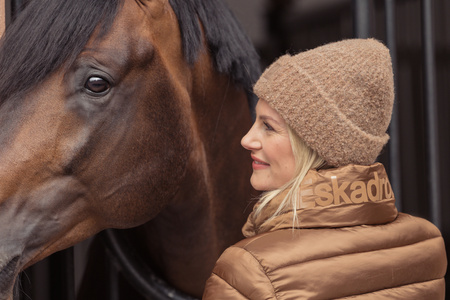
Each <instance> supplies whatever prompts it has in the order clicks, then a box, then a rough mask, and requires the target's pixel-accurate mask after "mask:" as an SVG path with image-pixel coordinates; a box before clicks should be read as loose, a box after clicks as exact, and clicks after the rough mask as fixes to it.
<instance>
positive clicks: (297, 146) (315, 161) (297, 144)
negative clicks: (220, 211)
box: [255, 126, 326, 225]
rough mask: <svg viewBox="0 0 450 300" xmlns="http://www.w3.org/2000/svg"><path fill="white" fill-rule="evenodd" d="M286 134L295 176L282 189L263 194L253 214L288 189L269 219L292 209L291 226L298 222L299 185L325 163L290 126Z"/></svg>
mask: <svg viewBox="0 0 450 300" xmlns="http://www.w3.org/2000/svg"><path fill="white" fill-rule="evenodd" d="M288 133H289V140H290V142H291V147H292V152H293V153H294V159H295V174H296V175H295V176H294V178H292V179H291V180H290V181H288V182H287V183H286V184H284V185H283V186H282V187H280V188H278V189H275V190H272V191H266V192H264V193H263V194H262V195H261V197H260V199H259V201H258V203H259V206H258V208H257V209H256V211H255V214H256V215H259V214H260V213H261V211H262V210H263V208H264V207H265V206H266V205H267V204H269V202H270V201H272V199H274V198H275V197H276V196H278V195H280V194H281V193H282V192H284V191H286V190H288V189H289V191H288V193H287V194H286V196H285V197H284V199H283V201H281V203H280V205H279V206H278V209H277V210H276V211H275V213H274V214H273V215H272V216H271V217H270V218H269V219H273V218H275V217H276V216H278V215H280V214H281V212H282V211H283V210H285V209H288V208H289V207H292V210H293V220H292V221H293V225H295V224H296V223H297V222H298V220H297V214H296V212H297V208H298V203H299V198H300V184H301V183H302V181H303V179H304V178H305V175H306V173H308V171H309V170H311V169H318V168H320V167H322V166H323V165H325V163H326V162H325V160H324V159H323V158H322V157H320V156H319V154H318V153H317V152H316V151H314V150H313V149H311V148H310V147H309V146H308V145H306V143H305V142H304V141H303V140H302V139H301V138H300V137H299V136H298V135H297V133H295V131H294V130H293V129H292V128H291V127H290V126H288Z"/></svg>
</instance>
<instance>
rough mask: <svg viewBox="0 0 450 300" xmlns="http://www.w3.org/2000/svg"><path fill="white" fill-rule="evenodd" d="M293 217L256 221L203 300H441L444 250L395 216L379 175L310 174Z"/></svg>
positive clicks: (351, 169) (424, 229) (371, 169)
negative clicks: (298, 207)
mask: <svg viewBox="0 0 450 300" xmlns="http://www.w3.org/2000/svg"><path fill="white" fill-rule="evenodd" d="M301 195H302V197H301V200H300V201H301V203H300V209H299V210H298V211H297V216H298V223H297V224H295V226H294V227H293V218H292V213H293V212H292V211H284V212H283V213H282V214H281V215H279V216H278V217H275V218H272V219H270V218H269V217H270V216H271V215H272V214H273V212H274V211H275V210H276V208H277V207H278V204H279V202H280V199H281V197H277V198H275V199H273V200H272V202H271V203H270V204H269V205H268V206H266V207H265V208H264V209H263V211H262V213H261V214H260V215H259V216H255V214H254V212H253V213H252V214H251V215H250V216H249V219H248V221H247V223H246V224H245V226H244V228H243V233H244V235H245V236H246V237H247V238H246V239H244V240H242V241H240V242H238V243H237V244H235V245H234V246H232V247H230V248H228V249H227V250H226V251H225V252H224V253H223V254H222V256H221V257H220V258H219V260H218V261H217V263H216V265H215V267H214V270H213V273H212V275H211V277H210V278H209V279H208V281H207V283H206V288H205V292H204V295H203V299H204V300H209V299H215V300H220V299H257V300H263V299H408V300H411V299H444V298H445V290H444V289H445V283H444V275H445V272H446V268H447V258H446V254H445V246H444V242H443V239H442V236H441V234H440V232H439V230H438V229H437V228H436V227H435V226H434V225H433V224H431V223H430V222H428V221H426V220H424V219H421V218H417V217H413V216H410V215H407V214H403V213H398V212H397V209H396V208H395V205H394V203H395V199H394V195H393V193H392V190H391V186H390V183H389V180H388V178H387V175H386V172H385V170H384V167H383V165H381V164H379V163H376V164H374V165H371V166H358V165H349V166H344V167H340V168H334V169H327V170H320V171H315V170H312V171H310V172H309V173H308V174H307V176H306V177H305V179H304V180H303V183H302V186H301Z"/></svg>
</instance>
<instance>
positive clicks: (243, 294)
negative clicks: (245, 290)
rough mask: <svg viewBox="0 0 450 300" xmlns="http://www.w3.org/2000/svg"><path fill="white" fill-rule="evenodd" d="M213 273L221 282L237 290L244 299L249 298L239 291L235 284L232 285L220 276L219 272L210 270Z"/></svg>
mask: <svg viewBox="0 0 450 300" xmlns="http://www.w3.org/2000/svg"><path fill="white" fill-rule="evenodd" d="M212 273H213V274H214V275H216V276H217V277H218V278H220V279H221V280H222V281H223V282H225V283H226V284H228V285H229V286H231V287H232V288H233V289H234V290H235V291H236V292H238V293H239V294H240V295H241V296H242V297H244V298H245V299H250V298H249V297H247V296H245V295H244V294H242V293H241V291H239V290H238V289H237V288H236V287H235V286H233V285H232V284H231V283H229V282H228V281H226V280H225V279H224V278H222V277H220V275H219V274H217V273H214V272H212Z"/></svg>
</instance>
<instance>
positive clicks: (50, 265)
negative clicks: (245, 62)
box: [0, 0, 450, 300]
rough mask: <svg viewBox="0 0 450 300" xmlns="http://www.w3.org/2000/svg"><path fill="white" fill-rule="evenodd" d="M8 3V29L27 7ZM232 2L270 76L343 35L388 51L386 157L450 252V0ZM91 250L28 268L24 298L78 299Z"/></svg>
mask: <svg viewBox="0 0 450 300" xmlns="http://www.w3.org/2000/svg"><path fill="white" fill-rule="evenodd" d="M0 1H5V7H6V24H8V22H9V21H10V19H11V15H13V14H14V12H16V11H19V8H20V5H21V4H22V1H20V0H0ZM205 1H207V0H205ZM225 1H226V2H227V3H228V4H229V6H230V8H231V9H232V10H233V11H234V13H235V14H236V17H237V19H238V20H239V21H240V22H241V24H242V26H243V28H244V30H245V31H246V32H247V33H248V35H249V37H250V39H251V40H252V41H253V43H254V44H255V47H256V48H257V51H258V53H259V55H260V58H261V66H262V68H263V69H264V68H265V67H267V66H268V65H269V64H270V63H271V62H273V61H274V60H275V59H276V58H277V57H279V56H281V55H283V54H285V53H291V54H294V53H298V52H300V51H305V50H308V49H312V48H315V47H317V46H320V45H323V44H325V43H329V42H333V41H338V40H341V39H345V38H352V37H362V38H366V37H374V38H376V39H378V40H381V41H383V42H384V43H385V44H386V45H387V46H388V47H389V48H390V51H391V56H392V59H393V67H394V74H395V85H396V103H395V106H394V113H393V116H392V123H391V126H390V128H389V134H390V136H391V139H390V141H389V143H388V145H387V146H386V147H385V149H384V151H383V153H382V155H381V156H380V158H379V160H380V161H381V162H383V163H384V164H385V166H386V168H387V170H388V173H389V176H390V180H391V183H392V185H393V189H394V193H395V195H396V198H397V206H398V209H399V210H400V211H402V212H406V213H409V214H412V215H415V216H420V217H423V218H425V219H428V220H430V221H431V222H433V223H434V224H435V225H436V226H438V227H439V228H440V230H441V232H442V234H443V236H444V239H445V241H446V245H447V253H449V249H450V246H449V241H450V218H449V212H450V210H449V209H450V200H449V198H450V197H449V196H450V155H449V153H450V134H449V131H450V18H449V16H450V1H449V0H245V1H242V0H225ZM0 4H2V3H1V2H0ZM0 23H3V22H2V19H0ZM0 26H1V25H0ZM0 29H1V27H0ZM88 243H89V242H86V243H82V244H80V245H77V246H75V247H73V248H71V249H68V250H66V251H62V252H59V253H56V254H54V255H52V256H51V257H49V258H47V259H46V260H44V261H42V262H40V263H38V264H37V265H35V266H34V267H32V268H30V269H29V270H28V271H27V273H26V274H25V275H23V276H22V290H23V291H24V295H21V296H20V297H19V298H21V299H30V298H31V299H35V300H40V299H42V300H53V299H55V300H56V299H75V296H74V295H75V293H76V292H75V291H76V289H77V287H78V283H79V281H80V278H81V276H82V273H83V271H84V265H85V262H86V259H85V258H84V257H85V253H86V251H87V250H86V249H87V245H88ZM448 256H449V255H448ZM449 278H450V277H449V276H447V280H446V281H447V291H450V288H449V287H450V285H449V282H450V279H449ZM30 282H33V284H32V285H30ZM447 294H450V293H449V292H447ZM447 299H450V296H447Z"/></svg>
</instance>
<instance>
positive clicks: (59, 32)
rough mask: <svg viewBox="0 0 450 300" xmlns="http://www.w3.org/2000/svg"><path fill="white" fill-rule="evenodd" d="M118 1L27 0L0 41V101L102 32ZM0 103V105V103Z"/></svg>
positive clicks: (31, 83)
mask: <svg viewBox="0 0 450 300" xmlns="http://www.w3.org/2000/svg"><path fill="white" fill-rule="evenodd" d="M119 3H120V0H102V1H93V0H56V1H55V0H33V1H29V3H28V5H27V6H26V8H25V9H24V10H23V11H22V12H21V13H20V14H19V16H18V17H17V19H16V20H14V22H13V23H12V24H11V26H10V28H8V29H7V30H6V31H5V34H4V36H3V37H2V39H1V40H0V101H4V100H5V99H7V98H8V97H10V96H12V95H16V94H19V93H21V92H24V91H27V90H28V89H30V88H32V87H34V86H35V85H37V84H38V83H40V82H41V81H42V80H44V79H45V78H46V77H47V76H48V75H49V74H51V73H52V72H54V71H56V70H57V69H58V68H59V67H61V65H62V64H63V63H64V62H65V61H67V60H74V59H75V58H76V56H77V55H78V54H79V53H80V52H81V51H82V49H83V47H84V46H85V45H86V43H87V42H88V40H89V37H90V36H91V35H92V33H93V32H94V29H95V28H96V27H97V26H98V25H101V31H100V32H101V33H105V32H107V30H108V29H109V27H110V26H111V24H112V23H113V21H114V18H115V16H116V14H117V11H118V9H119ZM0 103H1V102H0Z"/></svg>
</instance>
